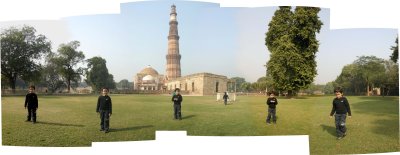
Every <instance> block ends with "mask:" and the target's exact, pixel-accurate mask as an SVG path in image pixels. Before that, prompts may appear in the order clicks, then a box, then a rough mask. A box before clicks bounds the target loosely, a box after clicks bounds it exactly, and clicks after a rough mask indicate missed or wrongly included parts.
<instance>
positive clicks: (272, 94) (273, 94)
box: [267, 91, 275, 98]
mask: <svg viewBox="0 0 400 155" xmlns="http://www.w3.org/2000/svg"><path fill="white" fill-rule="evenodd" d="M267 95H268V96H269V97H271V98H272V97H275V92H274V91H270V92H268V93H267Z"/></svg>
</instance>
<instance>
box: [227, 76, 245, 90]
mask: <svg viewBox="0 0 400 155" xmlns="http://www.w3.org/2000/svg"><path fill="white" fill-rule="evenodd" d="M230 80H234V81H235V83H236V91H244V89H242V87H241V86H242V83H245V82H246V80H245V79H244V78H242V77H233V78H231V79H230Z"/></svg>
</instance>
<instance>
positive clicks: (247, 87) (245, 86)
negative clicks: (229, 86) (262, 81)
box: [240, 82, 251, 92]
mask: <svg viewBox="0 0 400 155" xmlns="http://www.w3.org/2000/svg"><path fill="white" fill-rule="evenodd" d="M240 89H241V90H244V91H246V92H249V91H250V90H251V83H250V82H244V83H242V84H241V85H240Z"/></svg>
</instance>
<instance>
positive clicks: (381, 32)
mask: <svg viewBox="0 0 400 155" xmlns="http://www.w3.org/2000/svg"><path fill="white" fill-rule="evenodd" d="M172 4H175V5H176V9H177V14H178V15H177V20H178V32H179V36H180V40H179V48H180V54H181V56H182V58H181V71H182V75H183V76H185V75H189V74H194V73H199V72H209V73H214V74H219V75H225V76H227V77H228V78H231V77H244V78H245V79H246V81H249V82H255V81H256V80H257V79H258V78H260V77H262V76H265V74H266V68H265V67H264V65H265V64H266V62H267V61H268V60H269V56H270V53H269V51H268V49H267V47H266V46H265V33H266V32H267V30H268V23H269V22H270V20H271V18H272V16H273V13H274V11H276V9H277V7H221V5H220V4H219V3H210V2H193V1H141V2H124V3H121V4H120V10H119V11H120V12H117V13H105V14H94V15H80V16H78V15H75V16H66V17H62V18H60V19H59V20H19V21H12V20H11V21H1V22H0V29H4V28H8V27H10V26H21V25H23V24H27V25H31V26H34V27H35V28H36V29H37V30H38V33H40V34H44V35H46V36H47V37H48V38H49V39H50V40H51V41H52V48H53V52H56V50H57V48H58V46H59V45H60V44H61V43H67V42H70V41H72V40H78V41H80V42H81V46H80V47H79V48H78V50H80V51H83V52H84V54H85V56H86V58H87V59H89V58H92V57H94V56H101V57H103V58H104V59H106V61H107V67H108V69H109V72H110V74H113V75H114V80H115V81H116V82H119V81H120V80H122V79H127V80H129V81H133V77H134V76H135V75H136V74H137V73H139V72H140V71H141V70H142V69H144V68H145V67H146V66H148V65H150V66H152V67H153V68H154V69H156V70H157V71H158V72H159V73H160V74H165V69H166V67H165V64H166V59H165V56H166V54H167V47H168V42H167V41H168V39H167V36H168V30H169V24H168V23H169V13H170V8H171V5H172ZM319 17H320V20H321V21H322V22H323V23H324V25H323V26H322V29H321V31H320V33H319V34H317V38H318V40H319V42H320V47H319V51H318V52H317V57H316V61H317V73H318V75H317V76H316V77H315V80H314V82H315V83H316V84H325V83H327V82H330V81H333V80H335V78H336V77H337V76H338V75H339V74H340V72H341V69H342V68H343V66H345V65H347V64H350V63H352V62H353V61H354V60H356V59H357V56H362V55H375V56H377V57H379V58H383V59H389V56H390V55H391V52H392V51H391V50H390V47H391V46H394V40H395V38H396V36H397V33H398V30H397V29H387V28H386V29H384V28H379V29H378V28H356V29H330V9H329V8H322V9H321V11H320V13H319ZM81 65H82V66H85V65H86V64H81Z"/></svg>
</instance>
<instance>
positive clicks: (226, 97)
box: [222, 92, 229, 105]
mask: <svg viewBox="0 0 400 155" xmlns="http://www.w3.org/2000/svg"><path fill="white" fill-rule="evenodd" d="M222 98H223V99H224V104H225V105H226V104H227V103H228V99H229V96H228V94H227V93H226V92H225V94H224V96H223V97H222Z"/></svg>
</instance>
